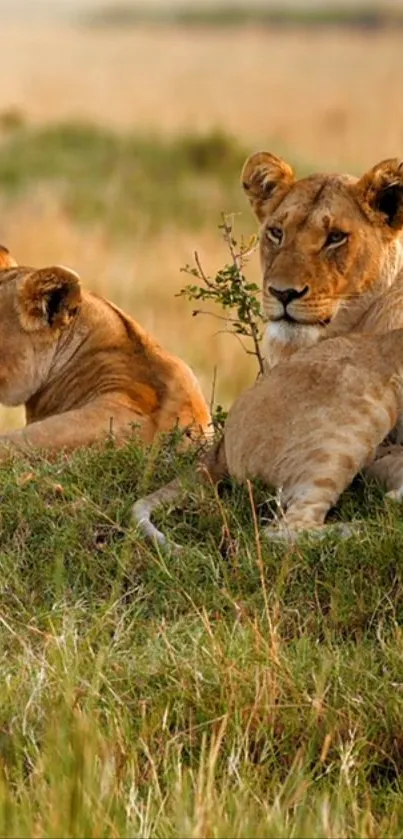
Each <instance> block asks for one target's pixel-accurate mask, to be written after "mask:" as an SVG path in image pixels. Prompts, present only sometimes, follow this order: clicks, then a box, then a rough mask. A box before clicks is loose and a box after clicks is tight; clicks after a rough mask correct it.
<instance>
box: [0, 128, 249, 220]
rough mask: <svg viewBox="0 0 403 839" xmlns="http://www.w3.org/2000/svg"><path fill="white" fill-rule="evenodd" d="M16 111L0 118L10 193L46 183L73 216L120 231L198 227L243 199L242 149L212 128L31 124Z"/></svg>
mask: <svg viewBox="0 0 403 839" xmlns="http://www.w3.org/2000/svg"><path fill="white" fill-rule="evenodd" d="M16 116H17V115H16V114H12V115H11V117H12V119H11V125H10V114H9V113H8V112H6V113H5V114H4V115H3V119H2V120H0V124H1V125H2V126H3V140H2V143H1V144H0V190H1V191H2V192H3V194H5V195H7V196H9V197H10V198H14V199H15V200H18V199H19V198H20V196H21V194H23V193H24V192H27V191H29V190H32V188H33V187H41V186H48V187H50V188H51V189H52V192H53V193H55V194H56V195H57V196H58V200H59V202H60V205H61V206H62V207H63V208H64V210H65V211H66V212H67V213H68V215H69V216H71V217H72V218H74V219H75V220H76V221H77V222H79V223H83V222H88V223H91V222H98V221H101V222H102V224H104V225H105V226H106V227H107V228H108V229H110V230H111V231H112V232H114V233H115V234H119V235H128V234H130V235H133V233H135V232H136V231H137V230H140V231H141V232H142V233H143V234H147V233H155V232H158V231H159V230H160V229H161V228H162V227H163V226H164V225H166V224H167V223H170V222H171V223H180V224H181V226H182V228H191V229H197V228H198V227H199V226H200V224H201V223H202V222H204V221H205V220H206V217H207V218H208V215H209V213H211V212H213V213H214V212H215V214H216V216H217V215H218V214H219V213H220V212H221V211H222V210H228V209H229V208H231V210H237V208H240V207H241V206H244V205H243V201H242V195H241V190H240V188H239V175H240V172H241V167H242V164H243V162H244V160H245V159H246V156H247V151H245V150H244V149H243V148H242V147H240V146H239V145H238V143H237V142H236V140H235V139H233V138H231V137H229V136H227V135H225V134H223V133H221V132H219V131H216V132H211V133H209V134H206V135H204V136H203V135H201V136H199V135H193V134H189V135H188V136H182V137H179V138H176V139H173V140H164V139H163V138H159V137H151V136H144V135H141V134H134V135H130V134H129V135H124V134H119V133H114V132H113V131H108V130H107V129H103V128H98V127H96V126H94V125H90V124H89V125H86V124H73V123H67V124H56V125H53V126H49V127H40V128H33V127H29V126H26V125H25V124H24V121H23V119H22V121H20V123H19V121H18V119H17V118H16Z"/></svg>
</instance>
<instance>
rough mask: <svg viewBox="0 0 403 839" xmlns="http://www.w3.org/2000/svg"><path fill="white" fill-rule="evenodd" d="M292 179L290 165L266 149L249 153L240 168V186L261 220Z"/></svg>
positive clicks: (292, 174) (278, 199)
mask: <svg viewBox="0 0 403 839" xmlns="http://www.w3.org/2000/svg"><path fill="white" fill-rule="evenodd" d="M294 181H295V173H294V170H293V169H292V168H291V166H290V165H289V164H288V163H286V162H285V160H282V159H281V157H276V155H275V154H270V152H268V151H257V152H255V154H251V156H250V157H248V159H247V161H246V163H245V164H244V167H243V169H242V175H241V183H242V187H243V189H244V190H245V192H246V195H247V196H248V199H249V201H250V203H251V205H252V210H253V212H254V213H255V215H256V216H257V218H258V219H259V221H261V222H262V221H264V219H265V218H266V216H267V215H268V214H269V213H270V212H271V211H272V210H274V209H275V207H276V206H277V204H279V202H280V201H281V199H282V198H283V197H284V195H285V194H286V192H288V190H289V188H290V186H291V185H292V184H293V183H294Z"/></svg>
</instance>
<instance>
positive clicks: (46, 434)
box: [0, 248, 210, 454]
mask: <svg viewBox="0 0 403 839" xmlns="http://www.w3.org/2000/svg"><path fill="white" fill-rule="evenodd" d="M0 269H1V270H0V323H1V327H0V332H1V362H0V402H2V403H3V404H4V405H21V404H24V405H25V411H26V421H27V425H26V427H25V428H24V429H22V430H20V431H13V432H11V433H8V434H3V435H1V436H0V454H2V453H3V454H4V453H6V452H8V451H9V450H10V449H19V450H22V451H29V450H30V449H32V448H35V449H42V450H45V451H48V452H51V451H59V450H61V449H70V450H71V449H75V448H78V447H80V446H87V445H90V444H91V443H94V442H95V441H97V440H101V439H102V438H105V437H106V436H107V435H108V434H109V433H110V432H111V431H112V432H113V434H114V435H115V437H116V439H117V440H119V441H120V440H124V439H125V438H126V437H127V436H128V435H129V434H130V433H131V432H132V428H133V425H136V426H137V427H138V432H139V435H140V437H141V438H142V439H143V440H144V441H146V442H150V441H152V440H153V438H154V437H155V435H156V434H157V433H158V432H160V431H168V430H169V429H172V428H174V427H176V426H179V428H182V429H186V430H189V434H190V435H198V434H203V433H206V432H207V430H208V427H209V422H210V415H209V411H208V408H207V405H206V402H205V400H204V398H203V395H202V393H201V390H200V387H199V385H198V383H197V380H196V378H195V377H194V375H193V373H192V372H191V371H190V369H189V368H188V367H187V366H186V364H184V362H183V361H181V360H180V359H179V358H175V356H173V355H171V354H170V353H168V352H167V351H166V350H164V349H163V348H162V347H161V346H160V345H159V344H157V342H156V341H155V340H154V339H153V338H152V337H151V336H150V335H148V334H147V333H146V332H145V330H144V329H142V328H141V327H140V326H139V325H138V324H137V323H136V322H135V321H134V320H133V319H132V318H130V317H129V316H128V315H126V314H125V313H124V312H122V311H121V310H120V309H118V308H117V307H116V306H114V305H113V304H112V303H109V302H108V301H107V300H104V299H103V298H101V297H98V296H97V295H95V294H90V293H89V292H86V291H82V290H81V287H80V281H79V278H78V276H77V274H75V273H74V272H73V271H71V270H69V269H67V268H63V267H61V266H53V267H50V268H41V269H39V270H37V269H34V268H25V267H21V266H17V264H16V262H15V261H14V260H13V259H12V257H11V256H10V255H9V254H8V251H7V250H6V249H5V248H2V249H0Z"/></svg>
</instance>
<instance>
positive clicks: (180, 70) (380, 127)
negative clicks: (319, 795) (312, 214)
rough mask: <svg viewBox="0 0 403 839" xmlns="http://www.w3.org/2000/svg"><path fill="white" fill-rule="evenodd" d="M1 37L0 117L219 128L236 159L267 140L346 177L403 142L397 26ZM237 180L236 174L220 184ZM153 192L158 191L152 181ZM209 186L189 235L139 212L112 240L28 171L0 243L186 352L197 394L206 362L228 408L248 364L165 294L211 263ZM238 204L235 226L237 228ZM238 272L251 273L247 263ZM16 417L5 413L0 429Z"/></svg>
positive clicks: (158, 129) (41, 31)
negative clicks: (195, 260)
mask: <svg viewBox="0 0 403 839" xmlns="http://www.w3.org/2000/svg"><path fill="white" fill-rule="evenodd" d="M2 34H3V37H2V49H1V51H0V112H3V113H4V112H6V111H8V110H9V109H18V111H19V112H21V114H22V115H23V117H24V118H25V119H26V120H27V122H28V124H29V125H30V124H32V125H40V124H43V123H52V124H53V123H59V122H60V121H80V120H86V121H90V122H93V123H96V124H98V125H100V126H102V127H105V128H109V129H112V130H113V131H115V132H130V133H131V134H136V133H139V134H144V133H148V134H150V133H151V134H153V135H154V136H174V135H184V134H188V135H189V134H190V135H194V134H198V133H205V132H207V131H209V130H215V129H221V130H222V131H224V132H226V133H227V134H229V135H231V136H233V137H236V138H237V139H238V141H239V142H240V143H241V144H242V146H243V147H244V148H245V151H246V153H247V152H249V151H252V150H254V149H256V148H257V147H260V146H263V145H265V146H266V147H271V148H272V149H273V150H277V151H278V150H280V151H284V153H286V152H288V153H289V154H290V156H291V157H292V159H293V160H294V161H296V162H297V163H298V162H301V163H302V164H304V165H305V167H306V166H307V165H308V166H310V165H312V167H313V168H320V167H324V168H327V169H329V168H343V169H346V168H352V169H354V170H356V171H358V170H360V169H361V168H363V167H366V166H369V165H371V164H372V163H375V162H376V161H377V160H379V159H381V158H382V157H385V156H388V155H396V154H397V155H398V154H399V153H400V150H401V147H402V145H403V105H402V96H401V79H402V75H403V50H402V47H401V33H399V32H397V33H395V34H394V33H393V32H383V33H371V34H365V33H362V34H360V33H357V32H356V33H352V32H346V31H324V30H322V31H316V32H314V31H312V32H308V31H306V30H305V31H304V32H299V31H293V32H281V33H278V32H276V33H275V32H268V31H259V30H257V29H253V28H247V29H233V30H221V29H217V30H212V29H210V30H209V29H206V28H203V29H200V30H195V29H189V30H186V29H183V28H177V29H175V28H172V27H171V28H169V27H162V28H154V29H153V28H152V27H150V26H148V27H141V28H133V29H126V30H125V31H117V30H110V29H109V30H106V29H98V30H97V29H91V28H85V27H81V28H80V27H75V28H74V27H73V26H67V25H65V26H47V27H46V26H37V27H35V26H33V27H31V26H30V27H28V26H26V27H24V26H23V25H22V24H18V25H17V24H13V25H12V24H8V25H6V26H5V27H4V28H3V33H2ZM2 142H5V139H4V138H3V141H2ZM168 177H169V175H168ZM174 177H175V174H173V178H174ZM238 177H239V171H236V170H235V169H234V172H233V179H234V183H236V182H237V180H238ZM151 188H153V190H154V191H155V194H156V196H158V184H157V183H156V184H154V185H150V189H151ZM197 188H198V189H200V186H198V187H197ZM213 194H214V184H209V185H206V188H205V189H203V192H202V194H201V202H202V204H203V221H202V222H201V223H200V224H199V225H198V226H197V228H196V229H189V228H188V227H187V226H185V225H182V224H181V223H179V222H178V221H177V220H175V219H173V220H170V219H169V214H168V215H167V216H166V219H165V222H164V225H163V226H162V228H160V229H159V230H158V232H157V233H155V232H154V233H152V234H151V233H149V232H147V230H148V227H147V224H144V229H142V225H141V219H140V220H139V224H138V225H137V227H136V230H134V231H133V234H132V235H128V236H126V238H122V237H116V236H114V235H113V234H112V233H111V232H110V230H108V229H107V228H106V227H105V226H104V225H103V223H102V218H100V219H98V221H97V223H96V224H92V225H85V226H84V225H83V224H82V223H81V221H78V220H77V219H75V218H74V214H73V215H72V214H71V213H70V214H69V213H67V212H66V211H65V208H64V206H63V205H62V204H61V203H60V201H59V193H58V192H57V191H55V190H54V189H53V188H52V185H51V184H47V185H46V186H45V185H43V184H42V183H41V182H40V180H38V184H36V185H35V184H34V185H31V187H30V189H29V190H25V191H23V192H22V193H21V195H20V197H19V198H18V200H16V199H15V198H14V199H13V200H12V201H11V200H10V198H9V196H8V195H6V194H2V193H1V192H0V207H1V221H0V238H1V240H2V241H3V242H4V244H7V245H8V246H9V247H10V249H12V251H13V253H14V255H15V256H16V257H17V259H19V261H21V262H26V263H32V264H35V265H40V264H45V263H50V262H55V261H56V262H60V263H64V264H70V265H71V266H72V267H74V268H75V269H76V270H78V271H79V272H80V273H81V275H82V278H83V282H84V283H85V284H86V285H87V286H89V287H90V288H93V289H96V290H98V291H101V292H102V293H104V294H106V295H108V296H110V297H111V298H112V299H113V300H115V301H116V302H117V303H118V304H120V305H121V306H122V307H124V308H127V309H128V310H129V311H131V313H132V314H133V315H134V316H135V317H136V318H138V319H139V320H140V321H141V322H142V323H143V324H144V325H146V326H147V327H149V328H150V329H151V330H153V332H154V333H155V334H156V335H157V336H159V338H160V340H161V341H162V342H163V343H165V344H166V345H167V346H168V347H169V348H170V349H172V350H174V351H176V352H178V353H179V354H181V355H182V356H183V357H184V358H186V359H187V360H188V361H189V362H190V363H191V364H192V366H193V367H194V369H195V371H196V372H197V373H198V374H199V376H200V377H201V380H202V382H203V386H204V389H205V392H206V394H207V395H209V394H210V390H211V382H212V379H213V373H214V368H215V367H216V366H217V368H218V377H217V394H216V395H217V397H218V399H219V401H220V400H221V401H224V402H227V403H228V401H229V400H230V399H231V398H232V396H233V395H234V394H235V393H236V392H238V391H239V389H240V388H241V387H242V386H243V385H244V384H245V383H246V382H247V381H248V379H250V378H251V376H252V375H253V365H252V364H251V362H250V360H249V359H248V358H247V357H246V356H245V355H244V353H243V352H242V350H241V349H240V347H239V346H238V343H237V342H236V341H235V339H234V338H232V337H231V336H226V335H223V334H217V330H218V329H219V325H218V323H217V322H215V321H214V320H212V319H210V318H208V317H204V318H199V319H196V320H195V321H193V320H192V319H191V316H190V311H191V307H190V305H189V304H188V303H186V302H185V301H183V300H178V299H177V298H175V297H174V295H175V293H176V292H177V291H178V290H179V288H180V287H181V286H183V285H184V283H185V279H184V277H183V275H181V274H180V267H181V266H183V265H184V264H185V263H187V262H189V261H191V259H192V253H193V251H194V250H198V251H199V253H200V254H201V256H202V258H203V262H204V264H205V267H206V268H207V269H208V270H210V271H211V272H213V271H214V270H215V269H217V268H219V267H220V266H221V265H222V263H223V260H224V258H225V250H224V247H223V245H222V243H221V241H220V237H219V234H218V232H217V229H216V225H217V223H218V222H219V217H218V214H217V200H214V201H213V200H212V196H213ZM241 205H242V204H241ZM242 206H243V207H244V214H242V215H241V216H240V217H239V218H238V219H237V230H238V232H239V233H241V232H242V231H245V232H250V230H251V226H252V223H251V219H250V215H249V210H248V208H247V206H246V203H244V204H243V205H242ZM222 209H225V210H227V211H229V210H231V209H232V207H231V206H228V203H225V205H224V206H223V208H222ZM249 272H250V276H251V277H255V278H256V277H258V265H257V259H256V257H254V259H253V260H252V262H251V263H250V267H249ZM21 417H22V415H21V412H20V411H17V412H14V411H11V412H10V411H7V412H4V414H3V415H2V418H1V421H2V427H4V425H10V424H14V423H19V422H21Z"/></svg>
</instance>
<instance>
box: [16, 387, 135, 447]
mask: <svg viewBox="0 0 403 839" xmlns="http://www.w3.org/2000/svg"><path fill="white" fill-rule="evenodd" d="M137 419H138V423H139V434H140V437H141V439H143V440H145V441H146V442H148V439H149V438H150V437H151V428H150V427H149V425H150V421H149V419H148V418H145V417H142V416H141V415H139V417H138V418H137V417H136V416H134V415H133V412H132V411H130V410H126V409H125V408H124V407H122V405H119V404H116V405H115V404H113V402H112V401H109V400H102V399H99V400H94V402H93V403H91V404H90V405H86V406H84V407H83V408H77V409H75V410H72V411H66V412H65V413H63V414H56V415H55V416H51V417H48V418H47V419H44V420H39V421H38V422H33V423H31V424H30V425H27V426H25V428H22V429H20V430H18V431H11V432H9V433H8V434H2V435H0V459H1V458H3V459H4V458H5V457H6V456H7V455H8V454H9V453H10V452H13V451H16V452H21V453H22V454H29V453H32V452H35V451H41V452H43V453H44V454H54V453H56V452H59V451H73V450H74V449H78V448H83V447H86V446H90V445H92V444H94V443H96V442H98V441H99V442H101V441H102V440H105V439H107V438H108V436H110V435H111V434H112V435H115V436H116V438H117V439H124V438H127V437H129V436H130V434H131V433H133V428H134V427H135V426H136V424H137Z"/></svg>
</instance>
